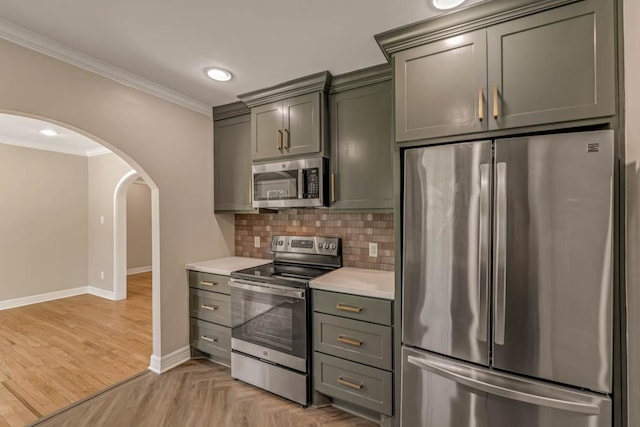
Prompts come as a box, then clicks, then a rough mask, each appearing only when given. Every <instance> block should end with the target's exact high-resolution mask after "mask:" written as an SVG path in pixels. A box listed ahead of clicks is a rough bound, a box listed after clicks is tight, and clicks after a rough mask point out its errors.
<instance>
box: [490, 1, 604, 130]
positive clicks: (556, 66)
mask: <svg viewBox="0 0 640 427" xmlns="http://www.w3.org/2000/svg"><path fill="white" fill-rule="evenodd" d="M613 34H614V32H613V9H612V7H611V4H610V3H609V2H607V1H584V2H578V3H574V4H571V5H568V6H565V7H561V8H557V9H552V10H549V11H546V12H542V13H538V14H535V15H531V16H527V17H525V18H520V19H516V20H513V21H509V22H505V23H504V24H500V25H496V26H493V27H489V28H488V30H487V40H488V67H489V81H488V83H489V91H490V92H491V95H490V96H491V99H490V107H491V118H490V122H489V123H490V125H489V128H490V129H501V128H511V127H518V126H527V125H536V124H542V123H552V122H562V121H569V120H577V119H582V118H590V117H603V116H610V115H613V114H615V86H614V85H615V75H614V73H615V67H614V64H615V57H614V55H615V50H614V40H613Z"/></svg>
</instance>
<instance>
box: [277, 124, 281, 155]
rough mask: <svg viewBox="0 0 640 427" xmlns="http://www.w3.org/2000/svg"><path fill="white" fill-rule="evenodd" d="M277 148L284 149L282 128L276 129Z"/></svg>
mask: <svg viewBox="0 0 640 427" xmlns="http://www.w3.org/2000/svg"><path fill="white" fill-rule="evenodd" d="M276 148H277V149H278V150H282V131H281V130H280V129H278V130H277V131H276Z"/></svg>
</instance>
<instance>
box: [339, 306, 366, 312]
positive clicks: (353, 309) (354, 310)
mask: <svg viewBox="0 0 640 427" xmlns="http://www.w3.org/2000/svg"><path fill="white" fill-rule="evenodd" d="M336 308H337V309H338V310H342V311H350V312H352V313H360V312H361V311H362V309H361V308H360V307H352V306H350V305H345V304H337V305H336Z"/></svg>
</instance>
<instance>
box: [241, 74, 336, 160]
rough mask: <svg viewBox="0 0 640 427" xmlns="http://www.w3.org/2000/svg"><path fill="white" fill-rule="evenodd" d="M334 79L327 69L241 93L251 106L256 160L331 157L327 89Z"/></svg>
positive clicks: (252, 139) (252, 138)
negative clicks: (328, 136)
mask: <svg viewBox="0 0 640 427" xmlns="http://www.w3.org/2000/svg"><path fill="white" fill-rule="evenodd" d="M332 78H333V76H331V74H330V73H329V72H328V71H324V72H322V73H317V74H312V75H310V76H307V77H303V78H300V79H297V80H292V81H289V82H285V83H282V84H280V85H277V86H273V87H270V88H266V89H262V90H259V91H255V92H250V93H246V94H243V95H239V96H238V97H239V98H240V99H241V100H242V101H243V102H244V103H246V104H247V105H248V106H249V107H251V156H252V159H253V161H254V162H261V161H266V160H278V159H280V158H282V157H285V156H291V157H300V156H309V155H325V156H328V154H329V153H328V147H327V146H326V145H327V141H328V138H327V132H326V128H325V127H326V108H327V107H326V103H327V95H326V92H327V90H328V88H329V86H330V84H331V79H332Z"/></svg>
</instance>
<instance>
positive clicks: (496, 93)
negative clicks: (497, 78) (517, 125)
mask: <svg viewBox="0 0 640 427" xmlns="http://www.w3.org/2000/svg"><path fill="white" fill-rule="evenodd" d="M499 96H500V92H499V91H498V85H495V86H494V87H493V118H494V119H497V118H498V117H499V116H500V105H499V101H500V100H499V99H498V97H499Z"/></svg>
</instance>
